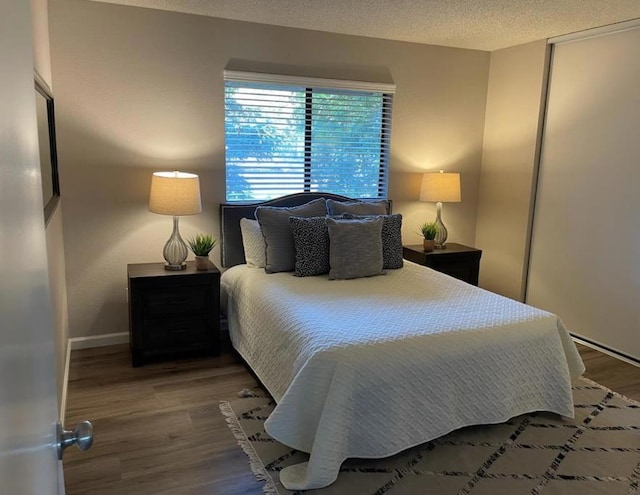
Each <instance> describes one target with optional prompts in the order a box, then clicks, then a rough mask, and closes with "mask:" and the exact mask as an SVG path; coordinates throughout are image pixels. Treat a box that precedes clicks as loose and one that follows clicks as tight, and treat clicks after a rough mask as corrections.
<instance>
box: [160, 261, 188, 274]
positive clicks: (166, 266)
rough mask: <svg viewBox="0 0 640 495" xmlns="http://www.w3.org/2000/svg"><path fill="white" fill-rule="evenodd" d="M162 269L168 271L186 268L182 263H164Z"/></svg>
mask: <svg viewBox="0 0 640 495" xmlns="http://www.w3.org/2000/svg"><path fill="white" fill-rule="evenodd" d="M164 269H165V270H168V271H170V272H179V271H180V270H186V269H187V264H186V263H182V264H181V265H170V264H169V263H165V264H164Z"/></svg>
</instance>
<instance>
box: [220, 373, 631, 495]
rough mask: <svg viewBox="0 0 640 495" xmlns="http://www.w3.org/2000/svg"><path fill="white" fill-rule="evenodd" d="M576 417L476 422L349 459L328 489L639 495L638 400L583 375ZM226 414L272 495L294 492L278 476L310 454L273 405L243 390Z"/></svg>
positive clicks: (424, 494) (358, 493) (438, 494)
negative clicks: (275, 433) (275, 428)
mask: <svg viewBox="0 0 640 495" xmlns="http://www.w3.org/2000/svg"><path fill="white" fill-rule="evenodd" d="M573 393H574V401H575V409H576V417H575V419H567V418H561V417H559V416H557V415H554V414H549V413H535V414H527V415H524V416H518V417H516V418H513V419H511V420H510V421H508V422H506V423H502V424H498V425H490V426H474V427H469V428H463V429H461V430H458V431H455V432H452V433H450V434H448V435H446V436H445V437H442V438H439V439H438V440H434V441H432V442H428V443H426V444H424V445H421V446H419V447H415V448H413V449H410V450H407V451H405V452H403V453H401V454H398V455H395V456H393V457H388V458H385V459H374V460H372V459H367V460H358V459H350V460H347V461H346V462H345V463H344V464H343V465H342V468H341V470H340V475H339V476H338V480H337V481H336V482H335V483H333V484H332V485H331V486H329V487H327V488H324V489H321V490H314V491H311V492H307V493H314V494H316V493H317V494H320V495H329V494H331V495H334V494H347V495H374V494H375V495H382V494H386V495H400V494H401V495H412V494H416V495H418V494H419V495H432V494H433V495H449V494H452V495H453V494H456V495H466V494H469V495H517V494H532V495H537V494H543V495H560V494H562V495H574V494H575V495H592V494H606V495H634V494H638V495H640V489H639V488H638V487H639V480H640V404H639V403H637V402H634V401H632V400H630V399H627V398H625V397H622V396H620V395H618V394H616V393H615V392H612V391H610V390H608V389H606V388H604V387H603V386H601V385H599V384H597V383H595V382H591V381H588V380H585V379H580V380H578V381H577V382H576V383H575V385H574V387H573ZM239 395H240V396H241V398H238V399H236V400H233V401H231V402H222V403H221V404H220V410H221V411H222V413H223V414H224V415H225V416H226V418H227V422H228V424H229V427H230V428H231V430H232V431H233V433H234V435H235V437H236V439H237V440H238V443H239V444H240V446H241V447H242V448H243V450H244V451H245V452H246V454H247V455H248V456H249V459H250V463H251V468H252V470H253V472H254V473H255V474H256V476H257V477H258V479H261V480H264V482H265V486H264V493H266V494H279V495H285V494H292V493H299V492H291V491H289V490H286V489H285V488H283V487H282V485H281V484H280V482H279V476H278V472H279V471H280V470H281V469H282V468H283V467H285V466H288V465H290V464H296V463H299V462H304V461H305V460H307V458H308V456H307V455H306V454H304V453H302V452H298V451H296V450H292V449H291V448H289V447H287V446H285V445H283V444H281V443H279V442H277V441H275V440H273V439H272V438H271V437H269V435H268V434H267V433H266V432H265V431H264V421H265V420H266V419H267V417H268V416H269V414H270V413H271V411H272V410H273V408H274V407H275V404H274V402H273V399H271V398H270V397H269V396H268V395H266V394H265V392H263V391H261V390H259V391H243V392H242V393H240V394H239Z"/></svg>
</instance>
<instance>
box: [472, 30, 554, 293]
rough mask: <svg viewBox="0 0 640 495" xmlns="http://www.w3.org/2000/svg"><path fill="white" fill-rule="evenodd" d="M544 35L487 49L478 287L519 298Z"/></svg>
mask: <svg viewBox="0 0 640 495" xmlns="http://www.w3.org/2000/svg"><path fill="white" fill-rule="evenodd" d="M546 55H547V43H546V41H545V40H542V41H537V42H534V43H528V44H526V45H520V46H515V47H511V48H506V49H504V50H498V51H495V52H492V53H491V62H490V71H489V86H488V92H487V113H486V122H485V130H484V146H483V152H482V168H481V175H480V198H479V202H478V218H477V224H476V239H475V247H477V248H479V249H482V251H483V252H482V261H481V263H480V280H479V282H480V286H481V287H483V288H485V289H488V290H490V291H493V292H497V293H498V294H502V295H504V296H508V297H511V298H513V299H517V300H523V297H524V281H525V276H526V274H525V266H526V263H525V260H526V258H527V254H528V252H527V249H528V238H529V225H530V216H531V208H532V202H531V195H532V187H533V184H534V180H535V170H536V163H537V155H536V151H537V141H538V135H539V130H540V125H539V124H540V117H541V110H542V107H543V93H544V91H545V67H546Z"/></svg>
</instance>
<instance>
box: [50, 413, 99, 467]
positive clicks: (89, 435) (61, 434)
mask: <svg viewBox="0 0 640 495" xmlns="http://www.w3.org/2000/svg"><path fill="white" fill-rule="evenodd" d="M74 444H75V445H76V447H78V448H79V449H80V450H87V449H88V448H89V447H91V445H92V444H93V425H92V424H91V422H90V421H80V423H78V424H77V425H76V427H75V428H74V429H73V431H71V430H65V429H64V428H63V427H62V423H60V421H58V427H57V447H58V459H60V460H62V454H63V453H64V449H66V448H67V447H69V445H74Z"/></svg>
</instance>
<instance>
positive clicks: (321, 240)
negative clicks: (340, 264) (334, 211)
mask: <svg viewBox="0 0 640 495" xmlns="http://www.w3.org/2000/svg"><path fill="white" fill-rule="evenodd" d="M289 225H290V226H291V232H293V242H294V245H295V249H296V264H295V270H294V274H295V275H296V277H312V276H314V275H322V274H325V273H329V268H330V267H329V230H328V228H327V222H326V218H325V217H307V218H303V217H290V218H289Z"/></svg>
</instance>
